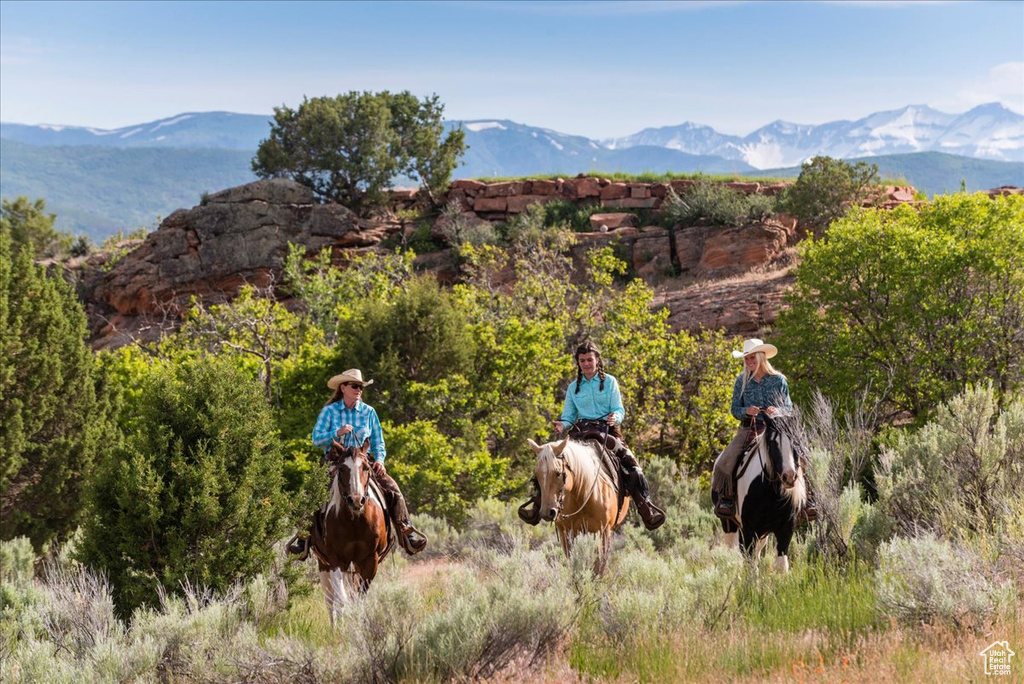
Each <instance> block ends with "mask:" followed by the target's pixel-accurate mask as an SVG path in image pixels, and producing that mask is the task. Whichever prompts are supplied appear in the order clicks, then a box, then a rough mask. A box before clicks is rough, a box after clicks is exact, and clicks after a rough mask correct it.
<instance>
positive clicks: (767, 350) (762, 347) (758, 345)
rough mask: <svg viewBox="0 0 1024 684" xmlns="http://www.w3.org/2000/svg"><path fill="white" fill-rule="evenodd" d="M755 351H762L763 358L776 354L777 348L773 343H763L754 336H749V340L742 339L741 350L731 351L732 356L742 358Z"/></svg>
mask: <svg viewBox="0 0 1024 684" xmlns="http://www.w3.org/2000/svg"><path fill="white" fill-rule="evenodd" d="M757 352H764V358H766V359H770V358H772V357H773V356H775V355H776V354H778V353H779V350H778V349H776V348H775V345H774V344H765V343H764V342H762V341H761V340H759V339H757V338H756V337H751V338H750V339H749V340H743V351H733V353H732V357H733V358H734V359H742V358H743V357H745V356H750V355H751V354H755V353H757Z"/></svg>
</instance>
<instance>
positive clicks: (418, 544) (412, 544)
mask: <svg viewBox="0 0 1024 684" xmlns="http://www.w3.org/2000/svg"><path fill="white" fill-rule="evenodd" d="M398 543H399V544H401V545H402V548H403V549H405V552H406V553H407V554H409V555H410V556H415V555H416V554H417V553H419V552H420V551H422V550H423V549H425V548H427V537H426V535H424V534H423V533H422V532H420V531H419V530H417V529H416V528H415V527H413V526H412V525H411V524H410V523H408V522H404V523H399V525H398Z"/></svg>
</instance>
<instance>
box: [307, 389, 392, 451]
mask: <svg viewBox="0 0 1024 684" xmlns="http://www.w3.org/2000/svg"><path fill="white" fill-rule="evenodd" d="M342 425H351V426H352V432H350V433H348V434H347V435H345V437H344V439H343V440H342V446H354V447H361V446H363V443H364V442H365V441H366V440H367V439H368V440H370V453H372V454H373V460H375V461H378V462H379V463H383V462H384V459H385V458H386V457H387V455H388V452H387V450H386V448H385V447H384V433H383V432H381V429H380V420H379V419H378V418H377V411H376V410H374V408H373V407H372V406H370V405H369V404H364V403H363V402H362V400H361V399H356V403H355V406H353V407H352V408H347V407H346V406H345V402H344V401H343V400H341V399H339V400H338V401H336V402H334V403H333V404H328V405H327V406H324V407H323V408H322V409H320V415H319V416H317V419H316V425H314V426H313V444H315V445H316V446H318V447H320V448H321V449H323V450H324V451H327V450H328V449H329V448H330V447H331V440H334V439H337V437H336V436H335V435H336V434H337V432H338V428H340V427H341V426H342Z"/></svg>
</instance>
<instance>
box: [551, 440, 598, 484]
mask: <svg viewBox="0 0 1024 684" xmlns="http://www.w3.org/2000/svg"><path fill="white" fill-rule="evenodd" d="M554 444H556V443H555V442H550V443H548V444H545V445H544V446H545V447H551V448H545V449H544V450H543V451H541V452H540V454H539V458H541V459H548V460H550V462H551V466H552V470H553V471H554V472H560V471H561V468H562V467H564V466H558V465H557V463H558V461H560V460H564V462H566V463H568V464H569V469H570V470H571V471H572V472H573V474H574V476H576V477H579V476H580V475H581V474H585V475H586V476H587V483H590V482H592V480H590V479H589V476H590V474H591V472H595V471H596V477H598V478H600V477H605V478H608V474H607V473H606V472H605V469H604V468H603V467H602V465H601V464H602V459H601V450H602V447H601V446H600V445H599V444H598V443H597V442H594V441H592V440H584V441H577V440H574V439H570V440H569V441H568V442H567V443H566V445H565V448H564V449H562V453H561V454H560V455H559V456H555V453H554ZM584 449H586V450H588V451H589V452H591V453H592V454H593V456H594V459H593V460H590V459H585V458H584V453H585V452H584V451H583V450H584ZM584 469H586V472H585V473H584ZM609 481H610V478H609Z"/></svg>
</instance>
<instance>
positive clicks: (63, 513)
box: [0, 228, 116, 549]
mask: <svg viewBox="0 0 1024 684" xmlns="http://www.w3.org/2000/svg"><path fill="white" fill-rule="evenodd" d="M15 250H16V253H14V252H15ZM32 257H33V250H32V249H31V248H30V246H23V247H20V248H16V247H15V244H14V240H13V239H12V234H11V231H10V230H7V229H6V228H4V229H3V230H0V513H2V515H0V538H2V539H11V538H13V537H16V536H21V535H25V536H28V537H30V538H31V539H32V543H33V544H34V545H35V547H36V548H37V549H39V548H41V547H42V546H43V545H44V544H46V543H47V542H49V541H51V540H53V539H55V538H56V539H60V538H61V537H64V536H66V535H67V534H69V533H70V532H71V531H73V530H74V528H75V526H76V525H77V523H78V520H79V519H80V515H81V509H82V503H83V502H82V499H83V491H84V489H85V486H86V484H87V482H88V480H89V477H90V475H91V473H92V470H93V464H94V463H95V462H96V460H97V456H98V455H99V454H100V453H101V452H102V451H103V450H104V449H106V448H108V447H109V446H110V445H111V444H112V443H113V441H114V439H115V434H116V433H115V431H114V429H113V422H112V420H111V417H110V416H111V411H110V407H109V402H108V400H107V392H106V389H105V384H104V382H103V378H102V377H101V373H100V372H99V371H98V370H97V368H96V365H95V363H94V359H93V353H92V351H91V350H90V349H89V347H88V346H87V344H86V321H85V313H84V312H83V310H82V306H81V304H80V303H79V301H78V299H77V298H76V296H75V294H74V292H73V291H72V289H71V287H70V286H69V285H68V284H67V283H66V282H65V281H64V279H63V278H62V277H60V275H53V276H51V275H48V274H47V272H46V270H45V269H44V268H42V267H40V266H37V265H36V264H35V263H33V260H32Z"/></svg>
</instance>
